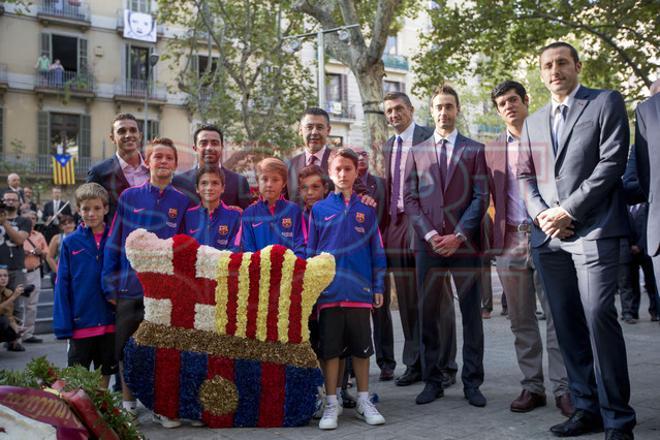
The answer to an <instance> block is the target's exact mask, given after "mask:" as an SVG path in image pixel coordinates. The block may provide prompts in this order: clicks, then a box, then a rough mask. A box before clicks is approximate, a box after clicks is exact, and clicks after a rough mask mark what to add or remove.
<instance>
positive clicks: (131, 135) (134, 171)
mask: <svg viewBox="0 0 660 440" xmlns="http://www.w3.org/2000/svg"><path fill="white" fill-rule="evenodd" d="M110 141H111V142H112V143H113V144H115V146H116V147H117V151H116V153H115V154H114V155H113V156H112V157H111V158H109V159H106V160H104V161H103V162H100V163H98V164H96V165H95V166H93V167H92V168H90V169H89V172H88V173H87V182H88V183H89V182H95V183H98V184H99V185H101V186H102V187H104V188H105V189H106V191H108V194H109V195H110V209H109V211H108V218H109V219H110V220H112V218H113V216H114V214H115V209H116V208H117V200H119V196H120V195H121V193H122V192H124V190H125V189H127V188H130V187H131V186H139V185H142V184H144V183H146V182H147V181H148V180H149V169H148V168H147V166H146V164H145V163H144V159H143V158H142V154H141V153H140V146H141V145H142V133H140V128H139V127H138V123H137V119H135V116H133V115H132V114H130V113H119V114H118V115H117V116H115V118H114V119H113V120H112V124H111V126H110Z"/></svg>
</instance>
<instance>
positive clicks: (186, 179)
mask: <svg viewBox="0 0 660 440" xmlns="http://www.w3.org/2000/svg"><path fill="white" fill-rule="evenodd" d="M193 142H194V144H193V150H195V152H196V153H197V166H196V167H194V168H192V169H190V170H188V171H186V172H185V173H181V174H177V175H176V176H174V179H172V185H174V187H175V188H177V189H178V190H180V191H181V192H183V193H184V194H186V195H187V196H188V197H189V198H190V199H191V200H192V201H193V202H194V203H199V196H198V194H197V189H196V187H195V186H196V185H195V182H196V177H197V170H198V169H199V167H200V166H201V165H203V166H218V167H220V168H222V171H223V172H224V174H225V191H224V192H223V193H222V196H221V200H222V201H223V202H224V203H225V204H226V205H229V206H238V207H240V208H241V209H245V208H247V207H248V206H249V205H250V203H252V198H251V196H250V185H249V184H248V181H247V178H246V177H245V176H241V175H240V174H238V173H235V172H233V171H230V170H228V169H227V168H225V167H223V166H222V150H223V148H224V137H223V134H222V131H221V130H220V129H219V128H218V127H216V126H214V125H202V126H200V127H199V128H198V129H197V130H195V134H194V135H193Z"/></svg>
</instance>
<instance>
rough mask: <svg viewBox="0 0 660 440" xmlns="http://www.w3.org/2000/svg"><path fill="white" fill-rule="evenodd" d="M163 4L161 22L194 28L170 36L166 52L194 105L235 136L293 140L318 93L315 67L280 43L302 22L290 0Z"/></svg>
mask: <svg viewBox="0 0 660 440" xmlns="http://www.w3.org/2000/svg"><path fill="white" fill-rule="evenodd" d="M158 6H159V8H158V11H159V12H158V19H159V20H160V21H161V22H164V23H167V24H169V25H172V27H176V28H179V29H187V30H188V32H187V33H186V34H185V35H179V36H177V37H176V38H174V39H172V40H170V41H169V43H168V51H167V54H166V55H165V56H166V57H167V58H169V59H171V60H172V65H173V69H175V70H176V73H177V79H178V88H179V89H180V90H181V91H183V92H185V93H187V94H188V96H189V98H188V106H189V110H190V113H191V114H192V115H196V116H197V117H198V118H199V119H200V120H202V121H203V122H212V123H215V124H217V125H218V126H220V127H221V128H222V129H223V130H224V131H225V132H226V133H227V135H228V137H229V138H230V139H231V140H232V141H233V142H242V143H245V144H247V145H249V146H251V147H256V146H260V148H263V147H264V145H268V146H269V148H272V149H276V150H277V151H280V152H284V151H286V150H287V149H290V148H292V147H293V146H294V145H295V144H296V141H297V136H296V122H297V120H298V118H299V116H300V114H301V113H302V111H303V109H304V108H305V107H306V106H307V104H308V103H310V102H312V100H313V96H314V93H313V86H312V85H311V79H310V75H309V71H308V70H307V69H306V68H305V67H304V66H303V65H302V64H301V62H300V60H299V58H298V57H297V56H296V55H295V54H294V55H292V54H287V53H286V52H284V51H282V50H281V44H282V39H281V37H282V36H283V35H286V34H287V33H291V32H296V31H301V30H302V14H295V13H293V12H291V5H290V2H289V1H287V0H282V1H279V0H241V1H231V0H184V1H176V2H170V1H166V0H159V2H158ZM209 54H210V57H209ZM198 55H201V56H202V59H203V60H204V61H206V63H205V64H206V66H205V67H204V66H203V63H202V62H200V58H199V57H198Z"/></svg>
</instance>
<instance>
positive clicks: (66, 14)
mask: <svg viewBox="0 0 660 440" xmlns="http://www.w3.org/2000/svg"><path fill="white" fill-rule="evenodd" d="M37 14H38V16H39V17H42V16H44V17H46V16H47V17H53V18H63V19H66V20H75V21H81V22H85V23H89V22H90V21H91V13H90V9H89V5H88V4H87V3H85V2H83V1H81V0H41V3H40V4H39V10H38V12H37Z"/></svg>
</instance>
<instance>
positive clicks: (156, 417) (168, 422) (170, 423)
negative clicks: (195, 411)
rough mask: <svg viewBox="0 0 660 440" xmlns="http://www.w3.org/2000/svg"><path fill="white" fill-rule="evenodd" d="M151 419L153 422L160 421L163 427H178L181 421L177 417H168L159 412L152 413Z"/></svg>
mask: <svg viewBox="0 0 660 440" xmlns="http://www.w3.org/2000/svg"><path fill="white" fill-rule="evenodd" d="M153 421H154V422H155V423H160V424H161V426H162V427H163V428H165V429H172V428H178V427H179V426H181V421H180V420H179V419H170V418H167V417H165V416H161V415H160V414H156V413H154V414H153Z"/></svg>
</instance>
